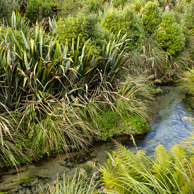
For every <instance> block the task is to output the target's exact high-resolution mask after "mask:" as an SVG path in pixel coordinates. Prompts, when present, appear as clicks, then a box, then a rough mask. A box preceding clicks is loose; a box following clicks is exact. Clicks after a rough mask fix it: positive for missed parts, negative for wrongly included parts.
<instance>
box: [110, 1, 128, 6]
mask: <svg viewBox="0 0 194 194" xmlns="http://www.w3.org/2000/svg"><path fill="white" fill-rule="evenodd" d="M127 1H128V0H113V1H112V3H113V6H115V7H119V6H122V7H123V6H124V5H125V4H126V3H127Z"/></svg>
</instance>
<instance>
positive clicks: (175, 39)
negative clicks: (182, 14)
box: [155, 12, 185, 56]
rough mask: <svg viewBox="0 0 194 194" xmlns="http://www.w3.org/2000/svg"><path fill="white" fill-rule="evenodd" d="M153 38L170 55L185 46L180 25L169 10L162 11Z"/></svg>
mask: <svg viewBox="0 0 194 194" xmlns="http://www.w3.org/2000/svg"><path fill="white" fill-rule="evenodd" d="M155 38H156V40H157V42H158V44H159V45H160V46H161V47H162V48H163V49H164V50H165V51H166V52H168V53H169V54H170V55H172V56H175V55H176V54H178V53H180V51H182V50H183V48H184V46H185V37H184V34H183V30H182V27H181V26H180V25H179V24H178V23H176V21H175V17H174V15H173V13H171V12H169V13H168V12H167V13H164V15H163V17H162V23H161V24H160V25H159V28H158V30H157V32H156V35H155Z"/></svg>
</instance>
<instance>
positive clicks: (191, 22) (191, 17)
mask: <svg viewBox="0 0 194 194" xmlns="http://www.w3.org/2000/svg"><path fill="white" fill-rule="evenodd" d="M193 13H194V1H192V2H191V4H189V5H187V6H186V9H185V13H184V17H183V18H184V26H185V27H186V28H187V29H188V30H190V31H191V32H192V33H194V30H193V29H194V14H193Z"/></svg>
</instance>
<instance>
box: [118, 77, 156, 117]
mask: <svg viewBox="0 0 194 194" xmlns="http://www.w3.org/2000/svg"><path fill="white" fill-rule="evenodd" d="M152 91H153V89H152V86H151V85H150V84H149V81H148V80H147V79H146V78H145V77H144V76H142V75H140V76H138V77H130V76H128V77H126V79H125V81H124V82H122V83H120V85H119V94H120V95H119V96H118V98H117V100H116V107H117V109H118V111H119V112H120V113H121V114H124V115H125V113H126V112H130V113H133V114H136V115H139V116H140V117H142V118H144V119H146V120H149V113H148V112H149V111H148V107H147V104H148V102H149V101H150V100H152V99H153V93H152Z"/></svg>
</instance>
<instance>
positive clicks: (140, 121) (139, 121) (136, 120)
mask: <svg viewBox="0 0 194 194" xmlns="http://www.w3.org/2000/svg"><path fill="white" fill-rule="evenodd" d="M125 121H128V122H129V123H130V126H131V127H132V128H133V129H134V130H135V131H136V132H137V133H138V134H144V133H146V132H148V130H149V129H150V127H149V124H148V122H147V121H146V120H145V119H144V118H142V117H140V116H139V115H135V114H132V115H128V117H127V119H126V120H125Z"/></svg>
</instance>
